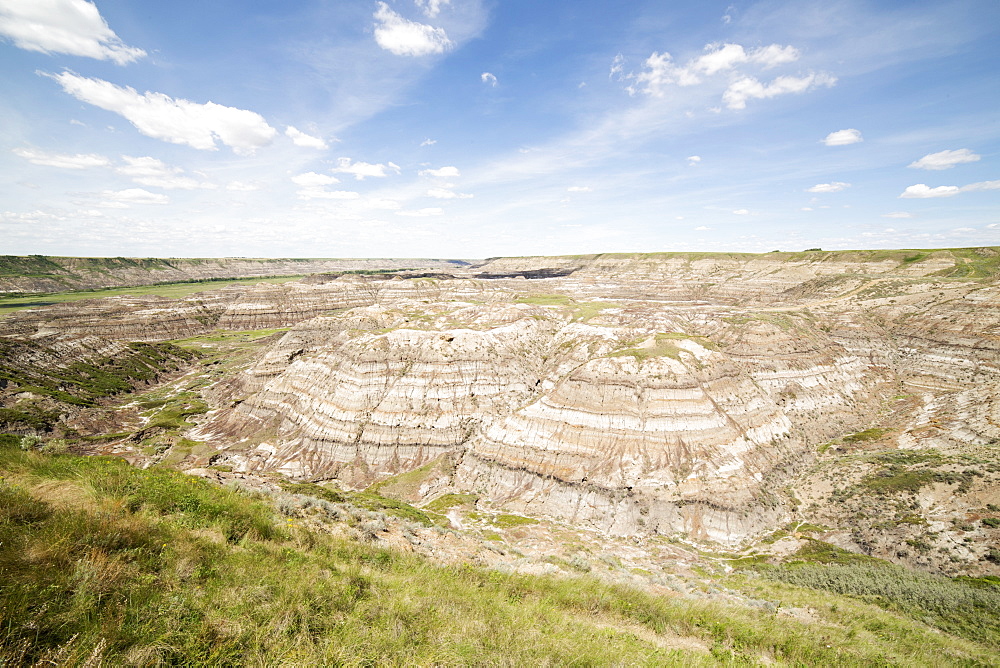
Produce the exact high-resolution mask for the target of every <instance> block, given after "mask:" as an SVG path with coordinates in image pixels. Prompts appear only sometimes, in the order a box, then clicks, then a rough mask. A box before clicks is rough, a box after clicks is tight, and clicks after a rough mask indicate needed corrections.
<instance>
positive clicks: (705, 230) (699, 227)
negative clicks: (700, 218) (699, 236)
mask: <svg viewBox="0 0 1000 668" xmlns="http://www.w3.org/2000/svg"><path fill="white" fill-rule="evenodd" d="M710 229H712V228H711V227H706V226H704V225H699V226H698V227H696V228H694V231H695V232H707V231H709V230H710Z"/></svg>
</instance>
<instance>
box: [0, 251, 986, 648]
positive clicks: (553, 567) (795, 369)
mask: <svg viewBox="0 0 1000 668" xmlns="http://www.w3.org/2000/svg"><path fill="white" fill-rule="evenodd" d="M3 267H4V269H3V274H4V275H3V276H2V277H0V286H2V288H0V289H3V290H6V291H7V292H8V294H9V298H8V300H7V301H6V302H5V303H6V304H7V305H8V306H9V307H10V308H8V309H6V310H4V311H3V313H6V315H5V316H2V317H0V350H2V362H0V422H2V424H0V432H2V433H5V434H8V435H10V437H11V438H15V439H19V440H18V443H20V445H21V447H22V449H28V450H31V449H34V450H37V451H39V452H49V453H51V452H60V453H73V454H77V455H81V454H82V455H111V456H114V457H116V458H119V459H123V460H126V461H127V462H129V463H130V464H132V465H134V466H135V467H138V468H141V469H161V468H171V469H175V470H179V471H184V472H186V473H187V474H189V475H190V476H194V477H196V478H198V479H201V480H207V481H211V482H217V483H225V484H227V485H229V486H235V487H238V488H240V489H243V490H249V491H250V492H253V493H256V494H265V495H267V494H270V495H278V496H279V497H280V498H281V499H282V500H281V503H282V504H284V505H283V506H282V507H283V511H282V512H284V513H285V514H286V515H287V516H288V517H289V518H290V519H289V520H288V521H289V522H291V521H293V520H294V521H299V522H301V523H303V525H304V526H308V527H311V528H312V529H313V530H315V531H327V532H331V531H332V532H334V533H337V532H347V534H350V535H353V536H355V537H360V538H362V539H365V540H369V541H374V542H376V543H380V544H384V545H386V546H390V547H391V548H392V549H398V550H403V551H410V552H416V553H418V554H421V555H423V556H425V557H427V558H429V559H432V560H433V561H434V562H435V563H439V564H445V565H449V564H450V565H455V564H461V563H465V564H469V563H472V564H478V565H480V566H485V567H490V568H494V569H500V570H502V571H505V572H521V573H529V574H531V573H534V574H552V573H556V574H558V573H580V572H588V573H591V574H592V575H595V576H598V577H605V578H611V579H612V580H614V579H615V578H617V579H618V580H622V581H625V582H628V583H629V584H630V585H632V586H637V587H640V588H643V589H647V590H651V591H658V589H657V588H659V590H662V589H663V588H669V589H670V590H671V591H673V592H675V593H676V592H681V593H684V592H689V593H690V592H692V591H695V593H697V592H696V590H698V587H699V586H702V585H699V584H698V582H702V584H704V581H701V580H698V578H700V577H701V578H703V577H713V574H719V575H722V574H726V573H731V572H734V571H737V572H739V571H741V569H747V568H750V569H752V568H756V567H758V566H760V567H761V568H766V567H773V568H778V567H780V566H781V565H782V564H786V563H792V562H796V561H797V560H798V561H804V562H825V563H831V562H832V563H834V564H853V563H856V562H858V563H865V564H868V563H884V562H890V563H891V564H895V565H897V566H901V567H905V569H907V570H906V571H905V572H924V573H927V574H932V575H934V576H936V577H940V576H949V577H951V578H955V577H959V576H961V577H965V578H966V579H967V580H970V581H974V582H977V583H983V584H981V585H977V586H981V587H986V588H987V589H989V588H990V587H993V589H994V590H995V588H996V585H995V584H994V583H995V580H994V579H992V578H993V576H997V575H1000V280H998V279H1000V249H997V248H971V249H944V250H900V251H835V252H824V251H808V252H801V253H783V252H777V251H776V252H773V253H767V254H719V253H713V254H708V253H706V254H691V253H686V254H685V253H657V254H634V255H620V254H605V255H595V256H572V257H569V256H564V257H524V258H495V259H490V260H486V261H479V262H471V261H470V262H466V261H447V260H384V261H380V260H370V261H351V260H341V261H336V260H323V261H321V260H310V261H291V260H289V261H257V260H243V259H239V260H237V259H234V260H218V261H214V260H213V261H209V260H206V261H191V260H128V259H124V258H118V259H116V260H100V261H98V260H84V259H71V258H41V257H39V256H33V257H31V258H4V265H3ZM279 275H281V276H286V277H287V278H285V279H281V280H272V281H271V282H258V281H256V280H254V281H245V280H244V281H234V282H224V281H221V280H220V279H230V278H232V279H235V278H241V279H246V278H248V277H254V276H279ZM206 279H212V281H213V282H207V283H193V281H199V280H206ZM178 280H183V281H189V283H188V284H186V285H188V288H189V290H185V291H184V292H186V294H180V293H177V292H169V291H168V292H167V293H165V294H170V295H171V296H169V297H167V296H158V295H157V294H155V292H156V290H155V289H154V288H149V289H148V290H146V291H145V292H143V291H131V292H130V291H128V290H109V291H107V292H106V293H102V292H94V293H91V294H88V295H81V294H79V293H76V294H75V295H74V294H70V295H68V296H67V295H60V296H56V295H47V294H43V293H52V292H55V291H57V290H66V289H67V288H73V289H82V288H87V289H98V288H121V287H123V286H134V285H150V284H154V283H166V282H173V281H178ZM102 295H106V296H102ZM79 296H89V297H92V298H89V299H83V300H78V299H76V297H79ZM25 305H27V306H28V307H27V308H23V307H24V306H25ZM0 306H4V304H0ZM324 499H326V500H325V501H324ZM351 500H353V501H352V502H353V503H355V505H356V506H358V507H361V508H363V509H367V511H366V512H373V511H378V512H384V513H387V515H385V517H381V516H380V517H381V519H379V518H375V519H371V521H368V522H367V523H363V524H361V525H351V526H350V527H348V526H347V525H344V526H339V525H336V523H333V524H331V523H330V522H329V521H327V519H324V517H325V516H323V513H322V512H320V510H319V509H321V508H322V507H323V505H322V504H323V503H326V504H327V505H330V504H331V503H334V502H336V503H345V502H348V501H351ZM414 518H417V519H419V520H420V521H422V522H423V525H420V523H419V522H417V524H414V523H413V522H412V521H410V522H407V520H414ZM335 525H336V526H335ZM351 532H353V533H351ZM345 535H346V534H345ZM879 560H881V561H879ZM886 567H887V568H888V567H889V566H888V565H887V566H886ZM900 572H904V571H900ZM785 580H786V581H794V579H793V578H791V577H790V576H789V578H785ZM951 581H954V580H951ZM827 589H831V587H827ZM832 589H833V590H834V591H837V590H836V588H835V587H832ZM699 591H700V590H699ZM839 593H850V592H845V591H840V592H839ZM717 594H718V595H719V596H721V597H723V598H726V597H728V598H731V599H732V601H733V602H734V604H735V603H740V602H742V603H743V604H747V605H751V604H752V605H757V604H761V605H763V603H760V602H759V601H758V602H756V603H754V602H753V601H750V602H749V603H748V601H749V599H748V598H747V595H746V593H745V592H743V593H740V592H738V591H736V590H732V591H728V590H726V591H721V590H720V591H718V592H717ZM883 602H884V601H883ZM768 605H770V604H768ZM993 605H995V603H994V604H993ZM834 607H836V606H834ZM890 607H891V606H890ZM794 614H795V615H799V616H801V617H803V618H806V619H805V621H807V622H808V621H810V620H809V619H808V618H809V616H810V615H814V614H815V611H812V612H810V609H809V608H808V607H802V608H801V609H799V610H797V611H795V612H794ZM993 619H995V617H994V618H993ZM813 621H815V620H813ZM980 640H981V639H980ZM689 641H690V642H689ZM677 642H679V643H680V644H679V645H676V646H673V647H674V649H677V648H680V649H682V650H685V651H687V650H690V651H694V652H699V651H708V648H709V645H711V643H709V644H708V645H705V644H704V642H703V641H697V640H694V639H687V640H682V641H677ZM685 642H688V645H689V646H688V645H684V643H685ZM986 642H990V641H986ZM692 643H693V644H692ZM699 643H701V644H699ZM758 658H759V657H758ZM764 658H767V657H764ZM772 658H773V657H772ZM973 663H974V662H973ZM987 663H988V662H987Z"/></svg>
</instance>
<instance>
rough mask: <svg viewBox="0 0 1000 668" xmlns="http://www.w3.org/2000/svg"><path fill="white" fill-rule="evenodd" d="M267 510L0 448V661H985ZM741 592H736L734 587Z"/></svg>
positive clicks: (873, 616) (868, 617)
mask: <svg viewBox="0 0 1000 668" xmlns="http://www.w3.org/2000/svg"><path fill="white" fill-rule="evenodd" d="M279 507H283V506H282V505H281V504H280V499H276V498H275V497H271V496H265V495H262V494H258V493H247V492H241V491H238V490H235V489H229V488H224V487H219V486H217V485H213V484H210V483H208V482H205V481H203V480H201V479H198V478H194V477H191V476H186V475H183V474H180V473H177V472H175V471H171V470H168V469H149V470H145V471H143V470H138V469H133V468H131V467H129V466H128V465H126V464H125V463H124V462H121V461H119V460H114V459H106V458H96V457H78V456H73V455H63V454H47V453H44V452H37V451H24V450H22V449H21V448H20V447H19V439H18V437H15V436H12V435H5V436H2V437H0V665H4V666H6V665H12V666H13V665H99V664H101V663H105V664H110V665H162V664H171V665H233V664H240V665H244V664H251V665H279V664H281V665H345V664H346V665H374V664H379V665H385V664H388V665H404V664H405V665H413V664H419V665H430V664H435V665H458V664H461V665H468V664H488V665H684V666H691V665H695V666H697V665H720V664H722V665H756V664H758V663H759V662H761V661H765V662H768V663H773V664H777V665H803V664H806V665H886V664H890V665H891V664H895V665H990V664H991V663H992V662H993V661H994V660H995V657H996V648H995V647H990V646H988V645H979V644H976V643H974V642H971V641H968V640H964V639H961V638H957V637H954V636H951V635H949V634H947V633H941V632H939V631H937V630H934V629H931V628H929V627H927V626H925V625H924V624H923V623H921V622H919V621H915V620H914V619H912V618H909V617H906V616H903V615H899V614H894V613H891V612H886V611H884V610H881V609H879V608H877V607H875V606H872V605H868V604H867V603H863V602H859V601H857V600H854V599H850V598H847V597H842V596H838V595H837V594H833V593H828V592H820V591H814V590H810V589H803V588H798V587H794V586H791V585H787V584H774V583H770V582H767V581H763V580H760V581H757V580H753V579H750V580H749V581H748V584H746V585H745V586H747V587H758V588H763V589H764V590H766V591H767V593H768V595H776V594H777V595H780V596H781V597H782V598H783V600H784V601H785V604H786V605H787V604H788V601H793V604H794V605H802V606H808V607H804V608H803V609H804V610H808V615H807V619H805V620H803V619H800V618H796V617H792V616H788V615H785V614H781V610H780V609H781V605H780V602H779V604H778V605H777V606H763V607H753V606H748V605H736V604H731V603H724V602H719V601H717V600H713V599H712V594H711V591H712V587H709V588H707V589H706V591H705V593H704V594H705V595H704V596H702V597H700V598H691V597H680V596H677V595H654V594H651V593H646V592H642V591H639V590H636V589H632V588H629V587H626V586H622V585H615V584H609V583H605V582H601V581H599V580H597V579H596V578H591V577H572V578H570V577H539V576H527V575H517V574H509V573H503V572H499V571H495V570H486V569H481V568H478V567H475V566H471V565H462V566H452V567H445V566H439V565H434V564H432V563H430V562H428V561H427V560H426V559H424V558H422V557H419V556H416V555H414V554H409V553H404V552H401V551H394V550H387V549H383V548H380V547H378V546H377V545H376V544H371V543H365V542H360V541H357V540H353V539H350V538H345V537H342V536H341V537H338V536H336V535H332V534H328V533H324V532H320V531H315V530H310V529H306V528H304V527H303V526H302V525H301V524H302V523H301V522H300V521H298V519H297V518H296V516H295V515H294V514H291V516H286V517H281V516H280V512H279V511H278V510H277V508H279ZM741 578H742V576H741Z"/></svg>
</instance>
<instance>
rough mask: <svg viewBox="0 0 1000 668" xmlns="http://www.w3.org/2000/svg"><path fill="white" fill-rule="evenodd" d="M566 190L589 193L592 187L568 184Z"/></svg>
mask: <svg viewBox="0 0 1000 668" xmlns="http://www.w3.org/2000/svg"><path fill="white" fill-rule="evenodd" d="M566 190H567V191H568V192H571V193H589V192H591V191H593V188H591V187H590V186H570V187H569V188H567V189H566Z"/></svg>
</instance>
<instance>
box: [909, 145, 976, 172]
mask: <svg viewBox="0 0 1000 668" xmlns="http://www.w3.org/2000/svg"><path fill="white" fill-rule="evenodd" d="M980 158H981V156H979V155H977V154H975V153H973V152H972V151H970V150H969V149H967V148H960V149H956V150H954V151H939V152H937V153H931V154H929V155H925V156H924V157H922V158H920V160H915V161H914V162H911V163H910V164H909V165H907V167H912V168H914V169H932V170H941V169H951V168H952V167H954V166H955V165H961V164H963V163H966V162H976V161H978V160H979V159H980Z"/></svg>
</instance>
